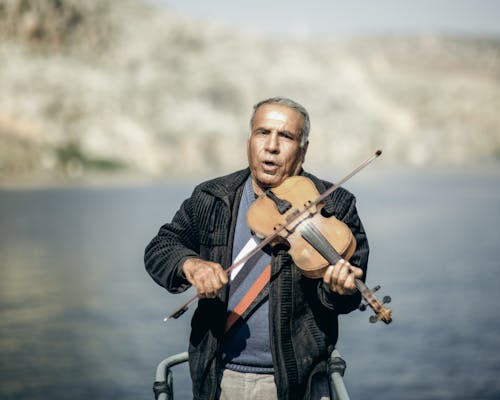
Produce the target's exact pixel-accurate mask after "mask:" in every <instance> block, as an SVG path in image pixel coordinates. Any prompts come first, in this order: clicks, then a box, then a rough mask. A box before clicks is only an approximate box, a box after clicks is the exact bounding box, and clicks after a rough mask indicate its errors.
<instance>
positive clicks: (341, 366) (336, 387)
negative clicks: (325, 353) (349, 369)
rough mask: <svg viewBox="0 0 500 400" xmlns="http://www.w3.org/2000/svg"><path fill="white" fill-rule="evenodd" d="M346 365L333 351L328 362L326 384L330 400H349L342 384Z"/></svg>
mask: <svg viewBox="0 0 500 400" xmlns="http://www.w3.org/2000/svg"><path fill="white" fill-rule="evenodd" d="M345 369H346V363H345V361H344V359H343V358H342V357H341V356H340V353H339V352H338V351H337V349H335V350H334V351H333V352H332V354H330V358H329V360H328V382H329V384H330V397H331V398H332V400H349V394H348V393H347V389H346V387H345V384H344V378H343V376H344V372H345Z"/></svg>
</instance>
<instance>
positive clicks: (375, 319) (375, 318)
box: [368, 315, 378, 324]
mask: <svg viewBox="0 0 500 400" xmlns="http://www.w3.org/2000/svg"><path fill="white" fill-rule="evenodd" d="M368 321H370V322H371V323H372V324H374V323H375V322H377V321H378V318H377V317H376V316H375V315H370V318H369V319H368Z"/></svg>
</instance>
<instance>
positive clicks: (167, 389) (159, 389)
mask: <svg viewBox="0 0 500 400" xmlns="http://www.w3.org/2000/svg"><path fill="white" fill-rule="evenodd" d="M187 360H188V353H187V351H185V352H184V353H179V354H174V355H173V356H170V357H167V358H165V359H164V360H163V361H162V362H160V363H159V364H158V366H157V367H156V375H155V383H154V387H153V390H154V391H155V397H156V399H157V400H172V399H173V396H174V395H173V393H174V392H173V380H172V371H171V370H170V368H171V367H173V366H175V365H177V364H182V363H184V362H186V361H187Z"/></svg>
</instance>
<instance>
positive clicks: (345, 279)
mask: <svg viewBox="0 0 500 400" xmlns="http://www.w3.org/2000/svg"><path fill="white" fill-rule="evenodd" d="M362 276H363V270H362V269H361V268H358V267H355V266H353V265H351V264H349V262H348V261H346V260H344V259H341V260H339V261H338V262H337V263H336V264H335V265H330V266H329V267H328V268H327V269H326V272H325V275H323V282H324V283H325V285H326V286H328V287H329V288H330V290H332V291H333V292H336V293H338V294H341V295H347V294H353V293H354V292H356V284H355V283H354V281H355V279H356V278H358V279H359V278H361V277H362Z"/></svg>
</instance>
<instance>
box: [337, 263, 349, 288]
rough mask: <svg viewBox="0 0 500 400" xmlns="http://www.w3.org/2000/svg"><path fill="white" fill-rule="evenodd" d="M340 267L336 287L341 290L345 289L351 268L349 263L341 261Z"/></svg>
mask: <svg viewBox="0 0 500 400" xmlns="http://www.w3.org/2000/svg"><path fill="white" fill-rule="evenodd" d="M339 263H340V267H339V275H338V278H337V282H336V285H337V286H338V287H340V288H342V289H343V288H344V284H345V281H346V279H347V277H348V276H349V266H348V263H347V262H346V261H344V260H342V261H340V262H339Z"/></svg>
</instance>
